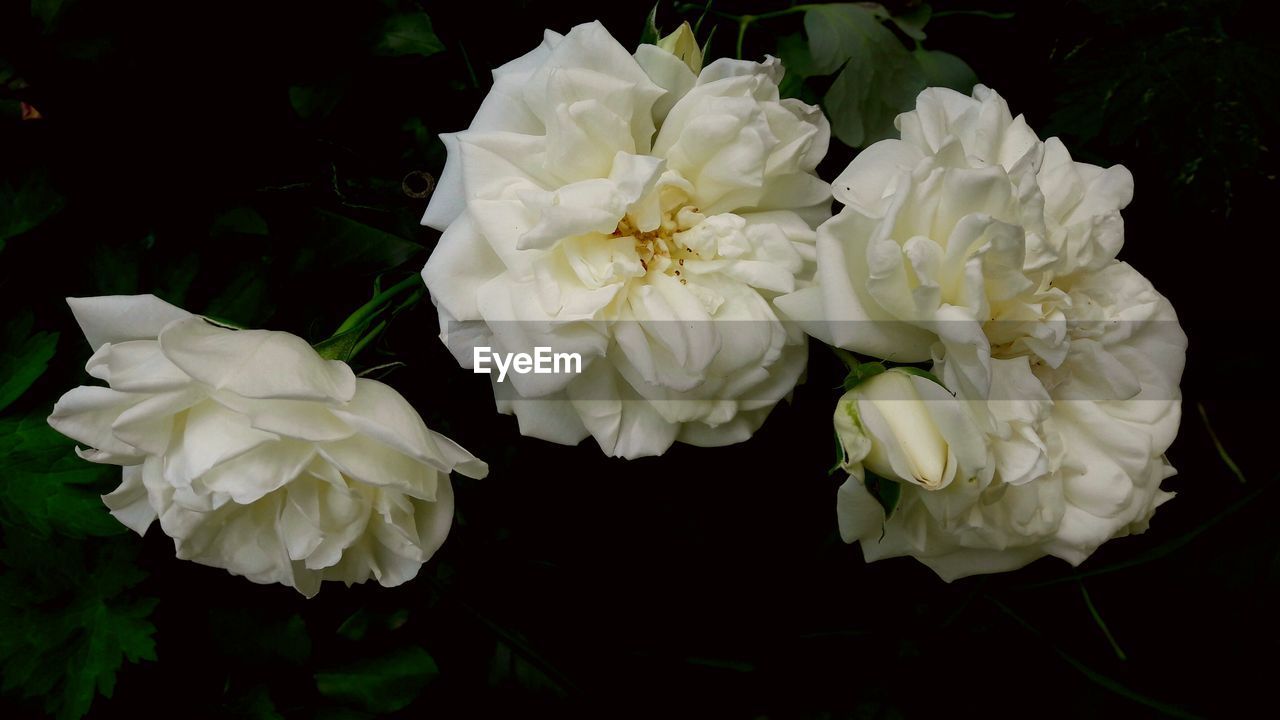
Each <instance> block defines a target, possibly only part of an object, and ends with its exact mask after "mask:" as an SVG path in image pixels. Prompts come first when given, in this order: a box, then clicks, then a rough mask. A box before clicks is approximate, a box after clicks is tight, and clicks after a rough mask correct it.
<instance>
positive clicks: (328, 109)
mask: <svg viewBox="0 0 1280 720" xmlns="http://www.w3.org/2000/svg"><path fill="white" fill-rule="evenodd" d="M347 79H348V78H347V76H345V75H344V76H342V77H340V78H338V79H337V80H330V81H328V82H324V83H319V84H315V85H305V84H304V85H294V86H292V87H290V88H289V104H290V105H291V106H293V111H294V112H296V113H298V117H300V118H302V119H303V120H313V119H316V120H318V119H321V118H324V117H327V116H328V115H329V114H330V113H332V112H333V109H334V108H336V107H337V106H338V103H339V102H340V101H341V100H342V96H343V95H345V94H346V92H347Z"/></svg>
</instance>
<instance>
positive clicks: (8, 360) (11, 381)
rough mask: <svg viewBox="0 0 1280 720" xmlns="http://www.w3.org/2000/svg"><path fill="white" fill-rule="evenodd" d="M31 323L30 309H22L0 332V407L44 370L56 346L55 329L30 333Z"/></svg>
mask: <svg viewBox="0 0 1280 720" xmlns="http://www.w3.org/2000/svg"><path fill="white" fill-rule="evenodd" d="M31 325H32V317H31V311H30V310H26V311H23V312H22V313H21V314H20V315H18V316H17V317H15V318H13V319H12V320H10V321H9V322H8V324H7V325H6V326H5V328H4V331H3V332H0V410H4V409H5V408H6V407H8V406H9V405H11V404H12V403H13V401H14V400H17V399H18V398H19V397H21V396H22V394H23V393H24V392H26V391H27V388H29V387H31V384H32V383H34V382H35V381H36V380H38V379H39V378H40V376H41V375H43V374H44V371H45V370H46V369H47V368H48V367H49V360H50V359H51V358H53V351H54V349H55V348H57V346H58V333H56V332H54V333H50V332H36V333H33V332H31Z"/></svg>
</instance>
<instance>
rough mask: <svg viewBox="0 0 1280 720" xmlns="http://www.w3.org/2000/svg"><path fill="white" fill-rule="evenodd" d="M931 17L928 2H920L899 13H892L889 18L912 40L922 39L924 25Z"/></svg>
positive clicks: (923, 36)
mask: <svg viewBox="0 0 1280 720" xmlns="http://www.w3.org/2000/svg"><path fill="white" fill-rule="evenodd" d="M932 17H933V8H932V7H930V6H929V4H928V3H921V4H919V5H917V6H915V7H913V8H911V9H910V10H908V11H906V12H904V13H902V14H901V15H894V16H893V17H891V18H889V19H890V20H891V21H892V22H893V24H894V25H897V26H898V29H899V30H901V31H902V32H903V34H905V35H906V36H907V37H909V38H911V39H912V40H917V41H919V40H924V39H925V37H926V35H925V34H924V26H925V25H928V24H929V19H930V18H932Z"/></svg>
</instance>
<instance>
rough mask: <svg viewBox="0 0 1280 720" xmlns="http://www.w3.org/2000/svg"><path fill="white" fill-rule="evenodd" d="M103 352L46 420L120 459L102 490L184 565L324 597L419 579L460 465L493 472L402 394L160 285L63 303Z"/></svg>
mask: <svg viewBox="0 0 1280 720" xmlns="http://www.w3.org/2000/svg"><path fill="white" fill-rule="evenodd" d="M67 302H68V303H69V304H70V305H71V310H72V312H73V313H74V314H75V316H76V320H77V321H78V322H79V323H80V327H81V328H82V329H83V330H84V334H85V337H86V338H87V339H88V340H89V344H90V345H91V346H92V347H93V348H94V350H95V352H94V355H93V357H92V358H90V359H89V363H88V366H87V370H88V372H89V374H90V375H93V376H94V377H96V378H99V379H101V380H104V381H106V383H107V385H108V387H100V386H82V387H78V388H75V389H74V390H72V391H70V392H68V393H67V394H66V395H64V396H63V397H62V399H60V400H59V401H58V403H57V405H55V406H54V409H53V414H52V415H51V416H50V417H49V424H50V425H52V426H53V427H54V428H55V429H56V430H58V431H59V432H61V433H62V434H64V435H66V436H68V437H70V438H73V439H75V440H77V441H79V442H81V443H84V444H85V445H88V446H89V447H90V448H92V449H90V450H87V451H78V452H79V453H80V455H81V457H83V458H85V459H86V460H91V461H93V462H100V463H111V464H114V465H121V466H123V467H124V473H123V482H122V483H121V484H120V487H119V488H118V489H116V490H115V491H114V492H112V493H110V494H109V495H105V496H103V500H104V501H105V502H106V504H107V507H109V508H110V509H111V514H112V515H114V516H115V517H116V518H117V519H118V520H120V522H122V523H124V524H125V525H127V526H128V527H129V528H131V529H133V530H134V531H136V532H138V533H139V534H141V533H143V532H145V531H146V529H147V528H148V527H149V526H150V525H151V523H152V521H154V520H156V519H157V518H158V519H159V521H160V528H161V529H162V530H163V531H164V533H165V534H166V535H169V536H170V537H172V538H173V540H174V545H175V548H176V550H177V555H178V557H180V558H183V559H187V560H193V561H195V562H198V563H201V564H204V565H211V566H213V567H220V568H224V569H226V570H228V571H230V572H232V573H234V574H236V575H243V576H245V577H247V578H249V579H250V580H252V581H254V582H258V583H275V582H278V583H283V584H285V585H290V586H292V587H294V588H296V589H297V590H298V591H299V592H301V593H303V594H304V595H307V596H311V595H314V594H315V593H316V592H318V591H319V589H320V582H321V581H322V580H340V581H342V582H344V583H346V584H348V585H350V584H352V583H361V582H364V581H365V580H368V579H369V578H370V577H372V578H374V579H376V580H377V581H378V582H379V583H381V584H382V585H384V586H387V587H391V586H394V585H399V584H401V583H403V582H405V581H407V580H410V579H412V578H413V577H414V576H415V575H416V574H417V572H418V569H419V568H420V567H421V566H422V564H423V563H424V562H425V561H426V560H427V559H428V558H429V557H431V555H432V554H433V553H434V552H435V551H436V550H437V549H438V548H439V547H440V545H441V544H442V543H443V542H444V539H445V536H446V535H447V534H448V532H449V526H450V524H451V523H452V521H453V490H452V487H451V486H450V484H449V472H450V471H452V470H455V469H456V470H457V471H458V472H460V473H462V474H464V475H467V476H469V477H475V478H480V477H484V476H485V475H486V474H487V473H488V467H487V466H486V465H485V463H483V462H482V461H480V460H477V459H476V458H475V457H474V456H472V455H471V453H469V452H467V451H466V450H464V449H462V448H461V447H459V446H458V445H457V444H455V443H454V442H453V441H452V440H450V439H448V438H446V437H445V436H443V435H440V434H439V433H435V432H432V431H431V430H429V429H427V427H426V425H424V424H423V422H422V419H421V418H420V417H419V416H418V413H417V412H415V411H414V409H413V408H412V407H410V406H409V403H408V402H406V401H405V399H404V398H403V397H401V396H400V394H399V393H397V392H396V391H395V390H393V389H391V388H390V387H388V386H386V385H383V384H382V383H380V382H377V381H374V380H367V379H364V378H357V377H356V376H355V374H354V373H352V371H351V368H350V367H348V366H347V365H346V364H345V363H342V362H338V361H336V360H325V359H323V358H321V357H320V356H319V355H318V354H317V353H316V352H315V350H313V349H312V348H311V346H309V345H308V344H307V343H306V341H304V340H302V339H301V338H299V337H296V336H294V335H290V334H288V333H283V332H272V331H268V330H232V329H230V328H226V327H222V326H220V325H216V324H213V323H211V322H209V321H208V320H206V319H204V318H202V317H200V316H198V315H192V314H190V313H188V312H186V311H184V310H181V309H179V308H176V307H174V306H173V305H170V304H168V303H166V302H164V301H163V300H160V299H158V298H156V297H154V296H151V295H138V296H114V297H96V298H70V299H68V301H67Z"/></svg>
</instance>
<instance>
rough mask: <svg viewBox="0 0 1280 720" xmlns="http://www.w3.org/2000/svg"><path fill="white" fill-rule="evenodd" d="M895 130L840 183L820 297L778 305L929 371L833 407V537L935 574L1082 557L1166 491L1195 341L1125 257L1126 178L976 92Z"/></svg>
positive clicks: (1138, 518)
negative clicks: (906, 558) (890, 500)
mask: <svg viewBox="0 0 1280 720" xmlns="http://www.w3.org/2000/svg"><path fill="white" fill-rule="evenodd" d="M897 126H898V128H899V129H900V131H901V138H900V139H889V140H883V141H881V142H878V143H876V144H874V145H872V146H870V147H868V148H867V149H866V150H864V151H863V152H862V153H861V154H859V155H858V156H857V158H855V159H854V161H853V163H852V164H850V165H849V167H848V169H846V170H845V171H844V172H843V173H842V174H841V175H840V176H839V177H838V178H837V179H836V181H835V183H834V192H835V196H836V199H837V200H839V201H840V202H842V203H843V204H844V208H843V209H842V210H841V211H840V213H839V214H838V215H837V216H836V217H834V218H832V219H831V220H830V221H828V222H827V223H825V224H823V225H822V226H821V227H820V228H819V229H818V275H819V278H818V283H817V285H816V286H814V287H811V288H806V289H802V290H800V291H797V292H796V293H793V294H792V295H790V296H787V297H784V298H780V299H779V300H778V303H779V305H780V307H782V308H783V309H784V310H785V311H786V313H787V314H788V315H789V316H791V317H793V318H795V319H797V320H798V321H800V322H802V323H803V324H804V325H805V327H806V329H808V330H809V332H811V333H812V334H813V335H814V336H815V337H818V338H820V339H822V340H823V341H825V342H828V343H830V344H832V345H835V346H838V347H841V348H845V349H848V350H853V351H855V352H859V353H864V354H867V355H871V356H875V357H878V358H885V359H888V360H894V361H901V362H927V363H930V368H931V370H932V371H933V374H934V375H935V378H934V379H932V380H931V379H927V378H924V377H921V376H919V375H908V374H906V373H904V372H902V371H900V370H899V371H894V370H890V371H888V372H885V373H882V374H879V375H875V376H873V377H870V378H869V379H868V380H866V381H864V382H863V383H861V384H858V385H857V386H855V387H853V388H852V389H851V390H849V392H848V393H847V394H846V395H845V397H844V398H842V399H841V401H840V402H839V404H838V407H837V410H836V426H837V428H838V430H839V436H840V439H841V443H842V446H843V451H844V454H845V457H844V460H843V465H844V467H845V468H846V469H847V470H848V471H849V474H850V478H849V480H848V481H847V482H846V483H845V484H844V486H843V487H842V488H841V489H840V493H839V508H838V510H839V512H838V515H839V521H840V531H841V533H842V534H843V536H844V538H845V539H846V540H847V541H850V542H853V541H860V542H861V544H862V550H863V553H864V555H865V556H866V557H867V559H868V560H875V559H879V558H885V557H893V556H899V555H910V556H913V557H916V558H918V559H919V560H920V561H922V562H924V563H925V564H927V565H928V566H929V567H931V568H932V569H934V570H935V571H936V572H937V573H938V574H939V575H941V576H942V577H944V578H946V579H952V578H956V577H962V576H964V575H971V574H975V573H986V572H999V571H1003V570H1010V569H1013V568H1017V567H1021V566H1022V565H1025V564H1026V563H1028V562H1030V561H1032V560H1035V559H1036V558H1038V557H1041V556H1043V555H1054V556H1057V557H1060V558H1062V559H1064V560H1067V561H1068V562H1070V563H1072V564H1079V563H1080V562H1082V561H1083V560H1084V559H1085V558H1087V557H1088V556H1089V555H1090V554H1091V553H1092V552H1093V551H1094V550H1095V549H1097V547H1098V546H1099V545H1101V544H1102V543H1103V542H1106V541H1107V540H1109V539H1111V538H1113V537H1117V536H1121V535H1125V534H1128V533H1134V532H1141V531H1143V530H1145V529H1146V527H1147V522H1148V521H1149V520H1150V518H1151V515H1152V513H1153V512H1154V511H1155V508H1156V507H1157V506H1158V505H1160V504H1161V503H1163V502H1164V501H1166V500H1168V499H1169V498H1170V497H1172V495H1171V494H1170V493H1167V492H1164V491H1162V490H1161V489H1160V483H1161V481H1162V480H1163V479H1164V478H1166V477H1168V476H1169V475H1172V474H1173V468H1172V466H1170V465H1169V463H1168V461H1167V460H1165V458H1164V452H1165V450H1167V449H1168V448H1169V445H1170V444H1171V443H1172V442H1173V438H1174V435H1175V434H1176V433H1177V429H1178V422H1179V414H1180V399H1181V396H1180V393H1179V389H1178V385H1179V381H1180V379H1181V376H1182V368H1183V362H1184V358H1185V353H1186V343H1187V341H1186V336H1185V335H1184V334H1183V332H1182V329H1181V328H1180V327H1179V325H1178V322H1177V316H1176V315H1175V314H1174V311H1173V307H1172V306H1171V305H1170V304H1169V302H1168V300H1166V299H1165V298H1164V297H1163V296H1161V295H1160V293H1158V292H1156V290H1155V289H1154V288H1153V287H1152V286H1151V283H1150V282H1148V281H1147V280H1146V278H1144V277H1143V276H1142V275H1140V274H1139V273H1138V272H1137V271H1136V270H1134V269H1133V268H1132V267H1130V266H1129V265H1128V264H1126V263H1124V262H1122V261H1120V260H1118V259H1116V255H1117V253H1118V252H1119V251H1120V248H1121V245H1122V244H1123V241H1124V221H1123V219H1122V218H1121V216H1120V211H1121V210H1122V209H1123V208H1124V207H1125V205H1127V204H1128V203H1129V201H1130V199H1131V198H1132V196H1133V179H1132V177H1131V176H1130V174H1129V172H1128V171H1127V170H1125V169H1124V168H1123V167H1120V166H1115V167H1111V168H1105V169H1104V168H1100V167H1097V166H1094V165H1088V164H1086V163H1080V162H1075V161H1073V160H1072V159H1071V156H1070V155H1069V154H1068V153H1067V150H1066V148H1065V147H1063V145H1062V143H1061V142H1060V141H1059V140H1057V139H1056V138H1051V139H1049V140H1047V141H1041V140H1040V139H1039V138H1038V137H1037V136H1036V135H1035V133H1034V132H1033V131H1032V130H1031V129H1030V128H1029V127H1028V126H1027V124H1026V122H1025V121H1024V120H1023V118H1022V117H1021V116H1019V117H1016V118H1015V117H1013V116H1012V115H1011V113H1010V112H1009V109H1008V107H1007V105H1006V104H1005V102H1004V100H1003V99H1002V98H1001V97H1000V96H999V95H997V94H996V93H995V92H993V91H991V90H990V89H988V88H985V87H982V86H978V87H977V88H976V89H975V90H974V93H973V96H972V97H967V96H964V95H961V94H960V93H957V92H954V91H951V90H946V89H941V88H934V89H929V90H926V91H925V92H923V93H921V95H920V97H919V99H918V101H917V104H916V109H915V110H914V111H912V112H908V113H904V114H903V115H900V116H899V117H898V121H897ZM935 381H936V382H935ZM868 472H869V473H871V474H872V476H873V478H874V482H872V483H871V485H872V486H873V487H874V488H876V489H879V483H880V482H881V481H883V480H887V481H889V482H892V483H896V486H897V487H896V488H895V491H896V492H897V493H898V495H897V499H896V504H893V505H892V506H890V507H888V508H886V503H884V502H883V498H881V497H878V496H877V493H875V492H872V491H870V490H869V485H868V477H867V473H868Z"/></svg>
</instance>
